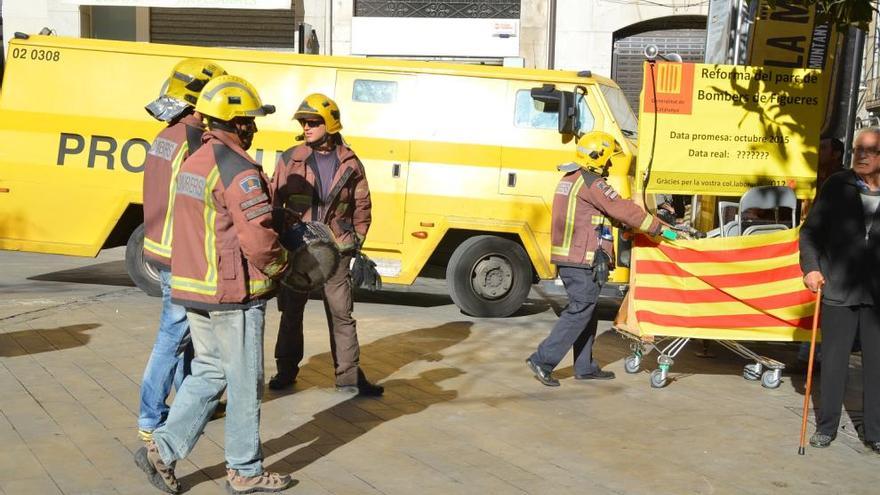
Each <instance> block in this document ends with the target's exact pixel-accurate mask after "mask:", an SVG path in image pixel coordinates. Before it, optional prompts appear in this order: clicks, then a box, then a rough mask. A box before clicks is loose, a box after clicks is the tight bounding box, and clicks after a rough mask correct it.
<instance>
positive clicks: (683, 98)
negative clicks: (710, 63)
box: [642, 62, 694, 115]
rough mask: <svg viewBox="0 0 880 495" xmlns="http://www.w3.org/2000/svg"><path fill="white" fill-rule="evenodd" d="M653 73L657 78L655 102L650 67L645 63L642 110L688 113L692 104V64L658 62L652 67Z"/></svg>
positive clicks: (691, 108) (678, 113)
mask: <svg viewBox="0 0 880 495" xmlns="http://www.w3.org/2000/svg"><path fill="white" fill-rule="evenodd" d="M654 75H655V77H656V80H657V90H656V97H657V101H656V102H655V101H654V93H655V91H654V81H653V80H652V79H651V69H650V67H648V65H647V64H645V80H644V84H643V85H642V87H644V88H645V89H644V91H645V98H644V102H645V103H644V108H643V110H642V111H643V112H647V113H655V112H656V113H670V114H677V115H690V114H691V111H692V110H693V105H694V64H686V63H674V62H673V63H666V62H659V63H657V64H656V66H655V67H654Z"/></svg>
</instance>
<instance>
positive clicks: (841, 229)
mask: <svg viewBox="0 0 880 495" xmlns="http://www.w3.org/2000/svg"><path fill="white" fill-rule="evenodd" d="M878 205H880V129H878V128H870V129H865V130H863V131H861V132H860V133H859V134H858V136H857V137H856V139H855V142H854V144H853V160H852V170H844V171H841V172H837V173H836V174H833V175H831V177H829V178H828V180H827V181H826V182H825V185H824V186H823V187H822V190H821V191H820V192H819V196H818V197H817V199H816V204H815V205H814V206H813V209H812V210H811V211H810V213H809V215H808V216H807V221H806V222H805V223H804V226H803V228H802V229H801V237H800V253H801V254H800V257H801V260H800V264H801V270H803V272H804V274H805V275H804V284H805V285H806V286H807V287H808V288H809V289H810V290H812V291H814V292H815V291H817V290H818V289H819V287H820V286H822V285H823V284H825V289H824V290H823V292H824V296H823V300H822V319H821V321H820V323H821V326H822V377H821V381H820V384H821V387H822V388H821V395H820V397H819V418H818V424H817V427H816V433H815V434H814V435H813V436H812V437H811V438H810V445H812V446H813V447H827V446H828V445H830V444H831V442H832V441H833V440H834V438H835V436H836V435H837V428H838V425H839V423H840V409H841V406H842V405H843V396H844V388H845V386H846V376H847V371H848V368H849V354H850V350H851V349H852V346H853V341H854V340H855V338H856V336H859V337H860V338H861V342H862V374H863V375H862V386H863V389H864V413H865V414H864V420H865V442H866V443H867V444H868V446H869V447H870V448H871V449H872V450H873V451H874V452H877V453H878V454H880V209H878Z"/></svg>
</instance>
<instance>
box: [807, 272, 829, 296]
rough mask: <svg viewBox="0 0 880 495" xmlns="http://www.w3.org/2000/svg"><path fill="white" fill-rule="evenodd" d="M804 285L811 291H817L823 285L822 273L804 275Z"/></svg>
mask: <svg viewBox="0 0 880 495" xmlns="http://www.w3.org/2000/svg"><path fill="white" fill-rule="evenodd" d="M804 285H806V286H807V288H808V289H810V290H811V291H813V292H816V291H818V290H819V287H821V286H823V285H825V277H824V276H822V272H820V271H819V270H813V271H811V272H810V273H808V274H806V275H804Z"/></svg>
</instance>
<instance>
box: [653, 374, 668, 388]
mask: <svg viewBox="0 0 880 495" xmlns="http://www.w3.org/2000/svg"><path fill="white" fill-rule="evenodd" d="M665 386H666V372H665V371H663V370H654V371H652V372H651V388H663V387H665Z"/></svg>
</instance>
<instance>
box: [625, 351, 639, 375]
mask: <svg viewBox="0 0 880 495" xmlns="http://www.w3.org/2000/svg"><path fill="white" fill-rule="evenodd" d="M641 365H642V356H639V355H638V354H633V355H631V356H627V357H626V359H624V360H623V369H624V370H625V371H626V372H627V373H630V374H632V373H638V372H639V367H640V366H641Z"/></svg>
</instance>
